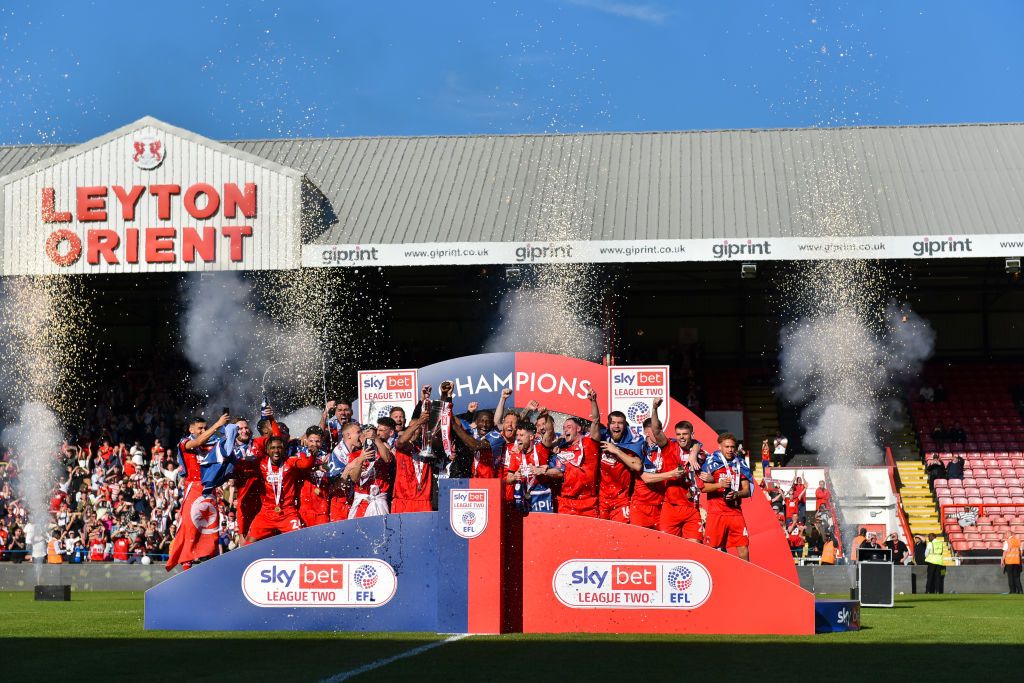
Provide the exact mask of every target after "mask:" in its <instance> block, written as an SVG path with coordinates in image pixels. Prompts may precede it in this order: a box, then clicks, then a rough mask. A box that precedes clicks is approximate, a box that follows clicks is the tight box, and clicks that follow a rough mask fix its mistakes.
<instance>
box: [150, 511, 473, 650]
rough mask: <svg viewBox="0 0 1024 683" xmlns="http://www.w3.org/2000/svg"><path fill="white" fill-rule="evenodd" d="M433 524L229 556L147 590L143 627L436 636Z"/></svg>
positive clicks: (396, 522) (324, 533) (389, 521)
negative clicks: (416, 632) (424, 634)
mask: <svg viewBox="0 0 1024 683" xmlns="http://www.w3.org/2000/svg"><path fill="white" fill-rule="evenodd" d="M437 520H438V514H437V513H436V512H421V513H408V514H402V515H387V516H383V517H367V518H363V519H355V520H348V521H343V522H334V523H331V524H322V525H320V526H315V527H309V528H306V529H301V530H299V531H293V532H291V533H287V534H282V535H280V536H275V537H273V538H270V539H267V540H264V541H259V542H258V543H254V544H252V545H249V546H246V547H243V548H239V549H237V550H233V551H231V552H230V553H227V554H225V555H221V556H220V557H217V558H215V559H213V560H209V561H207V562H204V563H202V564H199V565H197V566H195V567H193V568H192V569H190V570H188V571H186V572H182V573H181V574H178V575H177V576H174V577H172V578H170V579H168V580H167V581H164V582H163V583H161V584H159V585H158V586H156V587H154V588H151V589H150V590H148V591H147V592H146V610H145V627H146V628H147V629H168V630H211V631H241V630H244V631H429V632H436V631H437V630H438V624H437V620H438V618H437V603H438V561H437V538H436V536H437V528H438V524H437ZM463 571H464V570H463ZM463 609H464V608H463Z"/></svg>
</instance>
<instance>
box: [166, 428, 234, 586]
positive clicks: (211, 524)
mask: <svg viewBox="0 0 1024 683" xmlns="http://www.w3.org/2000/svg"><path fill="white" fill-rule="evenodd" d="M227 422H228V416H227V414H224V415H221V416H220V418H218V420H217V421H216V422H214V423H213V426H211V427H209V428H207V426H206V420H205V419H204V418H202V417H193V418H192V419H190V420H189V422H188V433H189V436H186V437H184V438H182V439H181V440H180V441H178V464H179V465H180V469H179V471H178V476H179V477H181V476H184V477H185V493H184V495H183V496H182V501H181V512H180V515H181V523H180V525H179V526H178V531H177V533H176V534H175V535H174V541H173V542H172V543H171V549H170V552H169V554H168V558H167V564H166V565H165V566H166V567H167V571H170V570H171V569H173V568H174V567H175V566H176V565H178V564H188V563H191V562H196V561H199V560H203V559H206V558H208V557H212V556H213V555H215V554H216V553H217V542H216V541H217V533H216V532H217V530H218V528H219V526H220V525H219V519H218V518H219V513H218V512H217V506H216V504H214V503H213V500H212V495H209V496H205V495H204V494H203V477H202V471H201V469H200V466H199V458H201V457H203V456H205V455H206V453H208V452H209V451H210V449H211V448H212V446H211V445H210V444H209V443H208V442H209V441H210V438H211V437H213V435H214V434H216V433H217V430H218V429H220V428H221V427H223V426H224V425H225V424H227ZM197 525H198V526H197ZM189 566H190V565H189Z"/></svg>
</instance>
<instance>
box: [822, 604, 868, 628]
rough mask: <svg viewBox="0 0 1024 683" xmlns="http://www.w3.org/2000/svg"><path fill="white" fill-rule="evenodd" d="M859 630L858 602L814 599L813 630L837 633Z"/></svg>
mask: <svg viewBox="0 0 1024 683" xmlns="http://www.w3.org/2000/svg"><path fill="white" fill-rule="evenodd" d="M859 630H860V602H858V601H856V600H815V601H814V632H815V633H839V632H842V631H859Z"/></svg>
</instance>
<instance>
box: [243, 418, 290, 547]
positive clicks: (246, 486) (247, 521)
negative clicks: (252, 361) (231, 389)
mask: <svg viewBox="0 0 1024 683" xmlns="http://www.w3.org/2000/svg"><path fill="white" fill-rule="evenodd" d="M243 423H244V424H243ZM256 429H257V430H258V431H259V433H260V435H259V436H257V437H256V438H255V439H254V438H252V431H250V429H249V423H248V422H247V421H244V420H243V421H241V422H239V423H238V439H239V441H242V444H243V449H244V450H245V451H247V452H246V453H245V456H244V457H242V458H240V459H239V460H238V461H237V462H236V463H235V484H236V485H237V487H238V495H237V498H236V502H235V520H236V523H237V525H238V535H239V537H240V538H242V539H245V538H246V537H247V536H248V535H249V526H250V525H251V524H252V520H254V519H256V515H258V514H259V513H260V509H261V508H262V506H263V477H262V476H261V475H260V469H259V459H260V456H261V455H262V454H263V453H264V449H265V447H266V443H267V439H269V438H270V437H271V436H281V435H282V432H281V427H280V425H278V424H277V421H276V420H274V409H273V407H271V406H267V407H266V408H264V409H263V412H262V415H261V417H260V420H259V422H257V423H256ZM243 439H245V441H243Z"/></svg>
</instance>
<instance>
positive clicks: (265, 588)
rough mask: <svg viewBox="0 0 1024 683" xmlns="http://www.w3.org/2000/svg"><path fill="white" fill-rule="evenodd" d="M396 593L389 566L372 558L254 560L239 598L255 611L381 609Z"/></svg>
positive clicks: (392, 572)
mask: <svg viewBox="0 0 1024 683" xmlns="http://www.w3.org/2000/svg"><path fill="white" fill-rule="evenodd" d="M397 589H398V579H397V577H396V576H395V570H394V569H393V568H392V567H391V565H390V564H388V563H387V562H384V561H383V560H376V559H351V560H333V559H310V560H297V559H281V558H268V559H263V560H256V561H255V562H253V563H252V564H250V565H249V566H248V567H246V569H245V571H244V572H243V573H242V593H243V594H244V595H245V598H246V600H248V601H249V602H251V603H252V604H254V605H256V606H257V607H380V606H382V605H385V604H387V603H388V601H390V600H391V598H392V597H394V595H395V591H396V590H397Z"/></svg>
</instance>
